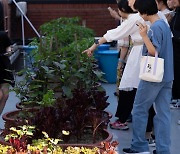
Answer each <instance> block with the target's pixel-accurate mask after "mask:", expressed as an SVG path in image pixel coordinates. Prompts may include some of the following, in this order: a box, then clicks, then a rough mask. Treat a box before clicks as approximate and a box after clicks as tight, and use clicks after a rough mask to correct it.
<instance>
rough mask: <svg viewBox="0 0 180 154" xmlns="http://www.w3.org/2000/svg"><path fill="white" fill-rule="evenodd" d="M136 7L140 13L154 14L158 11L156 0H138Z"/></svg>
mask: <svg viewBox="0 0 180 154" xmlns="http://www.w3.org/2000/svg"><path fill="white" fill-rule="evenodd" d="M134 8H135V9H136V10H138V12H139V13H140V14H147V15H154V14H156V13H157V12H158V8H157V3H156V1H155V0H136V1H135V3H134Z"/></svg>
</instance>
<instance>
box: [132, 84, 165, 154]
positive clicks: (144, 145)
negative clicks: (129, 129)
mask: <svg viewBox="0 0 180 154" xmlns="http://www.w3.org/2000/svg"><path fill="white" fill-rule="evenodd" d="M161 88H162V84H159V83H152V82H146V81H140V83H139V87H138V89H137V93H136V97H135V101H134V105H133V111H132V116H133V139H132V144H131V148H132V149H134V150H136V151H139V152H144V151H149V146H148V142H147V140H146V137H145V133H146V127H147V121H148V111H149V109H150V107H151V106H152V104H153V102H154V100H155V99H156V97H157V95H158V93H159V91H160V89H161Z"/></svg>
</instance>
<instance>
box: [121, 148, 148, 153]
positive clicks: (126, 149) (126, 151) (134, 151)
mask: <svg viewBox="0 0 180 154" xmlns="http://www.w3.org/2000/svg"><path fill="white" fill-rule="evenodd" d="M123 152H124V153H125V154H131V153H132V154H150V152H148V151H147V152H138V151H136V150H133V149H131V148H124V149H123Z"/></svg>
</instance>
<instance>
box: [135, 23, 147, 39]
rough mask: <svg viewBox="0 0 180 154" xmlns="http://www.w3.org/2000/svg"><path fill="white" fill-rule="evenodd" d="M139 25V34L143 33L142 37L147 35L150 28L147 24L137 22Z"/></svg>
mask: <svg viewBox="0 0 180 154" xmlns="http://www.w3.org/2000/svg"><path fill="white" fill-rule="evenodd" d="M137 26H139V34H140V35H141V37H145V36H147V30H148V27H147V25H146V24H142V23H137Z"/></svg>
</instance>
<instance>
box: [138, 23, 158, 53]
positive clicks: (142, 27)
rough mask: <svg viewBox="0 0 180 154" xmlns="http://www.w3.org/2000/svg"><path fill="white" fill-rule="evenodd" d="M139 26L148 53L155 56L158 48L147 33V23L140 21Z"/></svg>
mask: <svg viewBox="0 0 180 154" xmlns="http://www.w3.org/2000/svg"><path fill="white" fill-rule="evenodd" d="M138 26H139V33H140V35H141V37H142V39H143V41H144V43H145V45H146V48H147V50H148V53H149V54H150V55H152V56H155V52H156V48H155V47H154V45H153V44H152V42H151V40H150V39H149V37H148V35H147V25H143V24H141V23H138Z"/></svg>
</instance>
